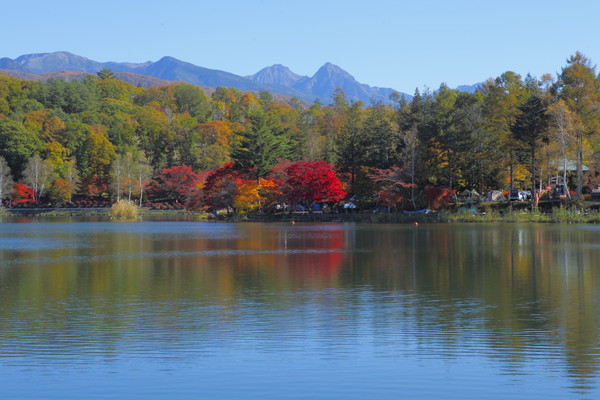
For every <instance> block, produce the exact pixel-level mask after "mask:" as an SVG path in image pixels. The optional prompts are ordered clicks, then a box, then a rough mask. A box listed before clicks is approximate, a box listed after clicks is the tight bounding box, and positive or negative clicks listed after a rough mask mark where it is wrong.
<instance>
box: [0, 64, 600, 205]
mask: <svg viewBox="0 0 600 400" xmlns="http://www.w3.org/2000/svg"><path fill="white" fill-rule="evenodd" d="M599 98H600V78H599V75H598V73H597V71H596V66H595V65H593V63H592V61H591V60H590V59H588V58H587V57H586V56H584V55H583V54H581V53H579V52H577V53H575V54H574V55H572V56H570V57H569V58H568V59H567V60H566V65H565V66H564V67H562V68H561V71H560V72H559V73H558V74H557V75H556V76H552V75H550V74H545V75H543V76H542V77H541V78H539V79H538V78H536V77H533V76H531V75H527V76H525V77H522V76H520V75H519V74H517V73H515V72H512V71H507V72H505V73H503V74H502V75H500V76H499V77H497V78H495V79H489V80H487V81H486V82H484V83H482V84H481V85H480V86H479V88H478V89H477V91H475V92H474V93H466V92H461V91H457V90H453V89H450V88H449V87H447V86H446V85H445V84H442V85H441V86H440V87H439V88H438V89H437V90H434V91H431V90H429V89H425V90H421V91H420V90H418V89H417V90H416V91H415V94H414V96H413V97H412V98H411V99H410V100H407V99H405V98H402V97H401V96H400V95H399V94H395V95H393V96H392V100H393V104H392V105H384V104H381V103H377V102H373V103H371V104H363V103H362V102H360V101H349V100H348V99H347V97H346V96H345V94H344V93H343V91H342V90H340V89H338V90H337V91H336V92H335V93H334V95H333V97H332V100H331V103H330V104H328V105H324V104H322V103H321V102H319V101H315V102H314V103H312V104H305V103H302V102H300V101H299V100H297V99H295V98H291V99H289V100H287V101H277V100H275V99H274V97H273V95H271V94H270V93H268V92H260V93H243V92H240V91H238V90H236V89H231V88H229V89H228V88H217V89H215V90H214V91H212V92H211V93H209V94H207V93H205V92H204V91H203V90H202V89H200V88H198V87H196V86H193V85H190V84H186V83H174V84H172V85H169V86H157V87H151V88H147V89H143V88H140V87H136V86H135V85H131V84H128V83H125V82H122V81H119V80H116V79H115V78H114V74H112V72H111V71H109V70H102V71H99V72H98V74H97V75H95V76H94V75H90V76H86V77H84V78H83V79H82V80H76V81H71V82H66V81H64V80H62V79H57V78H53V79H49V80H48V81H40V82H34V81H26V80H21V79H18V78H14V77H10V76H7V75H0V157H1V158H0V198H2V199H12V200H13V201H25V200H27V201H35V202H40V201H43V202H46V203H48V202H50V203H52V204H54V205H60V204H65V203H68V202H71V201H73V199H74V198H79V199H81V198H90V199H103V200H107V201H108V200H111V199H117V198H124V197H125V198H128V199H132V200H136V201H139V202H140V203H144V202H145V201H148V200H149V201H165V202H177V203H180V204H183V205H185V206H188V207H194V208H209V209H217V208H219V207H225V208H229V209H232V210H253V209H257V208H258V209H260V208H264V207H265V205H267V204H268V205H273V204H280V203H281V202H288V203H290V202H296V203H302V202H304V203H310V202H320V201H326V200H329V201H335V200H340V199H342V198H344V197H346V198H350V197H352V198H354V199H364V200H368V201H371V202H373V203H376V204H378V205H381V206H385V207H403V208H413V209H416V208H419V207H423V206H428V205H430V204H431V202H432V201H434V200H435V199H437V200H439V199H440V198H441V196H442V197H443V195H444V194H446V195H447V194H448V193H452V192H454V191H456V190H463V189H471V190H476V191H478V192H479V193H485V192H487V191H489V190H492V189H498V190H507V189H509V188H513V187H515V188H520V189H525V188H528V189H531V190H533V191H535V190H536V188H540V187H544V186H545V185H546V183H547V182H548V179H549V177H551V176H558V175H561V176H562V177H563V179H564V180H566V181H567V182H568V183H569V185H570V187H571V188H573V189H574V190H575V193H576V195H577V196H579V197H581V196H582V195H584V194H586V193H588V192H589V191H590V190H591V189H592V188H594V187H595V185H596V184H597V183H599V181H600V180H599V179H598V174H597V172H596V170H597V169H596V167H595V166H596V165H597V164H598V163H597V159H598V149H600V147H599V146H598V139H599V138H600V135H599V134H598V132H599V131H600V129H599V128H600V110H599V109H598V105H599V104H600V101H599ZM586 167H587V168H586ZM588 168H589V170H588ZM568 170H573V171H572V172H571V173H567V171H568ZM308 176H312V178H311V179H312V181H310V182H309V180H308V178H306V179H304V180H303V179H301V177H308ZM319 176H320V177H322V179H321V180H323V181H327V182H328V183H327V185H329V186H327V185H326V187H323V184H322V183H321V182H319ZM325 177H326V178H325ZM334 178H335V179H334ZM336 180H337V181H336ZM338 181H339V184H338ZM15 182H16V183H15ZM177 182H179V183H177ZM182 182H184V183H185V185H184V186H183V187H181V185H180V186H178V187H177V188H173V187H174V186H177V185H178V184H180V183H182ZM172 186H173V187H172ZM295 186H296V187H295ZM170 187H171V189H169V188H170ZM299 188H303V189H299ZM168 190H172V192H168ZM294 191H296V193H293V192H294ZM302 191H304V194H302V195H300V194H298V193H299V192H302ZM312 193H321V194H319V196H321V197H320V198H319V197H318V196H317V197H315V196H312V195H309V194H312ZM244 196H245V197H244ZM242 199H243V200H242Z"/></svg>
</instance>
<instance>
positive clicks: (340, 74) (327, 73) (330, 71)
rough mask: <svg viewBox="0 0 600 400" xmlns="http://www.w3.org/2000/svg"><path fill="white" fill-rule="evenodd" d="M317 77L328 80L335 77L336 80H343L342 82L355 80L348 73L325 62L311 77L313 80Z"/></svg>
mask: <svg viewBox="0 0 600 400" xmlns="http://www.w3.org/2000/svg"><path fill="white" fill-rule="evenodd" d="M317 76H319V77H321V79H323V78H324V77H328V78H332V77H337V78H340V79H344V80H351V81H356V79H354V77H353V76H352V75H350V74H349V73H348V72H346V71H344V70H343V69H341V68H340V67H338V66H337V65H335V64H332V63H330V62H326V63H325V64H323V66H322V67H321V68H319V70H318V71H317V73H316V74H315V75H314V76H313V78H314V77H317Z"/></svg>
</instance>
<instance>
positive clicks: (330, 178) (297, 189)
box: [282, 161, 346, 204]
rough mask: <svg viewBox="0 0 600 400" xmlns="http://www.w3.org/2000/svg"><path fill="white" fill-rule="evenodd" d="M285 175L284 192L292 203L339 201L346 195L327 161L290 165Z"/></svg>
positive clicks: (300, 162) (299, 162)
mask: <svg viewBox="0 0 600 400" xmlns="http://www.w3.org/2000/svg"><path fill="white" fill-rule="evenodd" d="M285 174H286V177H285V183H284V186H283V188H282V192H283V193H284V195H285V197H286V199H287V200H288V201H290V202H292V203H300V202H304V203H309V204H313V203H317V202H329V201H339V200H341V199H343V198H344V196H345V195H346V192H345V191H344V189H343V185H342V182H340V180H339V179H338V177H337V175H336V174H335V172H334V171H333V168H332V167H331V164H329V163H327V162H325V161H298V162H295V163H292V164H290V165H289V166H288V167H287V168H286V169H285Z"/></svg>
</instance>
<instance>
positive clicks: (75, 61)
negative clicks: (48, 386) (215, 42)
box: [0, 51, 412, 104]
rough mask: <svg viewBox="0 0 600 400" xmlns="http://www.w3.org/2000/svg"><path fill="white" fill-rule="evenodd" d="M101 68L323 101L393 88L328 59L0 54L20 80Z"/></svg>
mask: <svg viewBox="0 0 600 400" xmlns="http://www.w3.org/2000/svg"><path fill="white" fill-rule="evenodd" d="M104 68H107V69H110V70H112V71H113V72H115V74H116V76H117V78H119V79H123V80H126V81H128V82H130V83H134V84H139V85H140V86H153V85H159V84H165V83H166V82H169V81H182V82H187V83H190V84H192V85H196V86H200V87H204V88H216V87H226V88H236V89H238V90H241V91H257V92H258V91H268V92H271V93H274V94H279V95H283V96H289V97H297V98H298V99H300V100H303V101H305V102H313V101H315V100H316V99H319V100H320V101H321V102H322V103H324V104H329V103H330V102H331V100H332V96H333V93H334V91H335V90H336V89H337V88H341V89H342V90H343V91H344V93H345V94H346V96H347V97H348V100H351V101H358V100H360V101H362V102H363V103H365V104H370V103H371V101H375V102H382V103H384V104H389V103H390V102H391V100H390V94H392V93H393V92H395V90H393V89H390V88H379V87H374V86H369V85H366V84H363V83H360V82H358V81H357V80H356V79H354V77H353V76H352V75H350V74H349V73H348V72H346V71H344V70H343V69H342V68H340V67H338V66H336V65H334V64H331V63H326V64H325V65H323V66H322V67H321V68H319V70H318V71H317V72H316V73H315V74H314V75H313V76H312V77H308V76H301V75H297V74H295V73H294V72H292V71H291V70H290V69H289V68H287V67H285V66H283V65H280V64H276V65H273V66H270V67H266V68H263V69H262V70H260V71H258V72H257V73H256V74H254V75H250V76H239V75H235V74H232V73H230V72H225V71H220V70H216V69H209V68H204V67H199V66H197V65H194V64H191V63H188V62H185V61H181V60H177V59H175V58H173V57H163V58H161V59H160V60H158V61H156V62H152V61H148V62H145V63H127V62H112V61H111V62H98V61H94V60H90V59H88V58H85V57H82V56H78V55H75V54H72V53H69V52H66V51H58V52H53V53H39V54H26V55H22V56H20V57H18V58H16V59H14V60H13V59H10V58H7V57H4V58H0V70H2V71H3V72H5V73H8V74H11V75H15V76H18V77H20V78H23V79H48V78H49V77H53V76H60V77H63V78H65V79H80V78H81V76H83V74H95V73H97V72H98V71H100V70H102V69H104ZM77 73H79V74H77ZM147 77H152V78H154V79H149V78H147ZM400 95H401V96H404V97H405V98H406V99H407V100H409V99H411V98H412V96H410V95H408V94H406V93H400Z"/></svg>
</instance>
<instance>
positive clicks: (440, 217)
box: [219, 202, 600, 224]
mask: <svg viewBox="0 0 600 400" xmlns="http://www.w3.org/2000/svg"><path fill="white" fill-rule="evenodd" d="M219 219H220V220H223V221H230V222H245V221H249V222H292V221H293V222H365V223H400V224H414V223H415V222H416V223H419V224H421V223H460V222H481V223H486V222H487V223H490V222H507V223H516V222H521V223H526V222H535V223H590V224H597V223H600V207H598V204H583V203H581V204H560V203H540V205H539V207H532V206H531V203H527V202H520V203H482V204H479V205H477V206H472V207H464V206H460V205H455V206H454V207H452V208H450V209H448V210H443V211H438V212H430V213H427V214H425V213H408V214H407V213H402V212H377V213H372V212H352V213H340V214H334V213H331V214H327V213H325V214H323V213H304V214H301V213H294V214H247V215H236V214H232V215H222V216H220V218H219Z"/></svg>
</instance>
